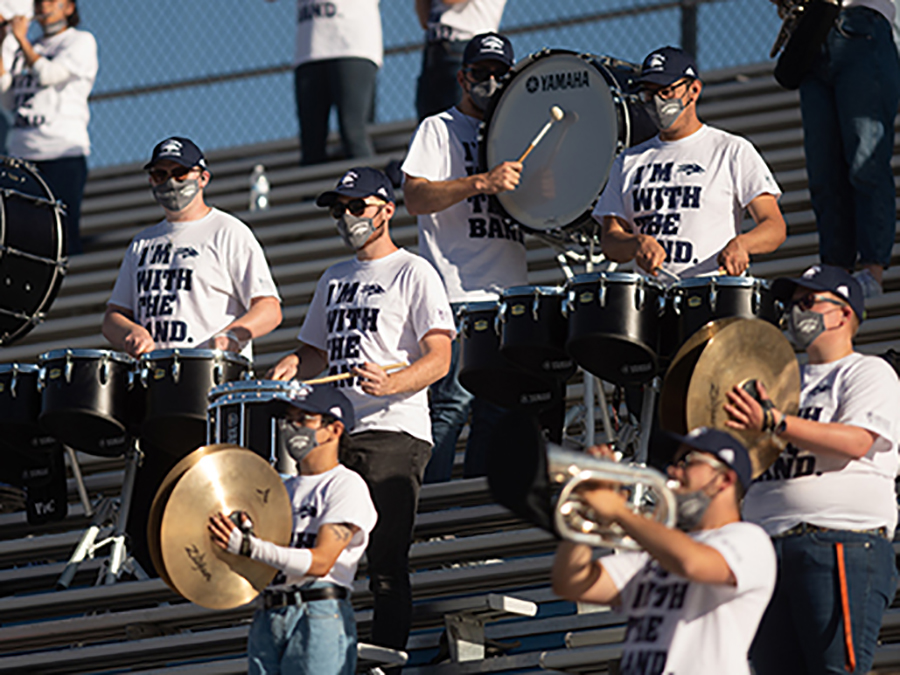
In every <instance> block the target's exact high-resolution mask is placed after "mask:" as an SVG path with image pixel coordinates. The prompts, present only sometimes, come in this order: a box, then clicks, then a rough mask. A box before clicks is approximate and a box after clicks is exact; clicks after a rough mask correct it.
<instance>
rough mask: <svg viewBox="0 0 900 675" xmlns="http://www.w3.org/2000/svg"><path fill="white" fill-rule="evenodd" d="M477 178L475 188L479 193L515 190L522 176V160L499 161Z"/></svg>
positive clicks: (488, 193) (486, 193)
mask: <svg viewBox="0 0 900 675" xmlns="http://www.w3.org/2000/svg"><path fill="white" fill-rule="evenodd" d="M478 178H479V180H477V181H476V183H475V188H476V189H477V190H478V191H479V192H480V193H481V194H485V195H495V194H497V193H499V192H507V191H509V190H515V189H516V187H517V186H518V185H519V181H520V180H521V178H522V162H501V163H500V164H498V165H497V166H495V167H494V168H493V169H491V170H490V171H488V172H487V173H483V174H480V176H478Z"/></svg>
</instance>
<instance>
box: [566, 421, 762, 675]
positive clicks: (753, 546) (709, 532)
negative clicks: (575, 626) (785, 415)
mask: <svg viewBox="0 0 900 675" xmlns="http://www.w3.org/2000/svg"><path fill="white" fill-rule="evenodd" d="M667 437H668V438H669V439H674V440H675V441H676V442H677V443H678V444H679V447H678V450H677V452H676V454H675V456H674V458H675V461H674V463H673V464H672V466H670V468H669V475H670V477H671V478H673V479H675V480H677V481H678V482H679V483H680V486H679V487H678V488H676V489H675V493H676V497H677V499H678V502H679V509H678V519H679V523H678V527H679V529H669V528H667V527H665V526H664V525H662V524H661V523H658V522H656V521H654V520H651V519H649V518H647V517H645V516H643V515H640V514H638V513H635V512H634V511H632V510H631V508H630V507H629V506H628V504H627V503H626V501H625V497H624V495H623V494H622V493H621V492H619V491H617V490H614V489H610V486H609V485H601V484H597V485H586V486H584V489H582V491H581V493H580V494H581V497H582V498H583V499H584V500H585V501H586V502H587V503H588V504H589V505H590V507H591V508H592V509H593V510H594V512H595V513H596V514H597V517H598V518H599V519H600V520H602V521H603V522H612V523H617V524H618V525H619V526H620V527H621V528H622V529H623V530H624V531H625V533H626V534H628V535H629V536H630V537H632V538H633V539H634V540H635V541H636V542H637V543H638V544H640V546H641V547H642V548H643V549H644V551H643V552H640V553H624V554H622V555H607V556H603V557H602V558H600V559H598V560H594V559H593V552H592V551H591V548H590V547H589V546H586V545H584V544H574V543H571V542H567V541H563V542H561V543H560V544H559V546H558V548H557V551H556V559H555V560H554V564H553V572H552V578H553V590H554V591H555V592H556V593H557V594H559V595H561V596H562V597H564V598H566V599H568V600H573V601H580V602H590V603H598V604H604V605H613V606H616V607H619V608H620V609H621V611H622V612H623V613H625V615H626V617H627V624H626V631H625V644H624V650H623V653H622V661H621V663H620V665H619V671H618V672H619V673H621V675H645V674H646V673H666V675H721V674H722V673H728V674H729V675H740V674H744V675H749V673H750V668H749V664H748V661H747V651H748V649H749V648H750V643H751V641H752V640H753V635H754V633H755V632H756V627H757V625H758V624H759V620H760V618H761V617H762V614H763V611H764V610H765V607H766V604H767V603H768V601H769V598H770V597H771V595H772V588H773V586H774V585H775V573H776V569H775V554H774V552H773V550H772V545H771V543H770V542H769V540H768V537H767V536H766V533H765V532H764V531H763V530H762V529H761V528H760V527H758V526H756V525H752V524H750V523H743V522H741V516H740V500H741V496H742V495H743V493H744V490H745V489H746V487H747V486H748V485H749V484H750V480H751V475H752V470H751V464H750V457H749V455H748V454H747V450H746V448H744V446H743V445H741V443H740V442H738V441H737V440H736V439H735V438H733V437H732V436H731V435H730V434H727V433H725V432H724V431H719V430H715V429H707V428H705V427H701V428H699V429H695V430H694V431H692V432H691V433H690V434H688V435H687V436H674V435H672V434H669V435H667ZM680 530H683V531H680ZM760 672H761V673H764V672H767V671H760Z"/></svg>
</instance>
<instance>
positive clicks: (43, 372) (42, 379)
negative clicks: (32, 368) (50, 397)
mask: <svg viewBox="0 0 900 675" xmlns="http://www.w3.org/2000/svg"><path fill="white" fill-rule="evenodd" d="M46 386H47V368H45V367H44V366H41V369H40V370H39V371H38V381H37V390H38V393H40V392H42V391H44V387H46Z"/></svg>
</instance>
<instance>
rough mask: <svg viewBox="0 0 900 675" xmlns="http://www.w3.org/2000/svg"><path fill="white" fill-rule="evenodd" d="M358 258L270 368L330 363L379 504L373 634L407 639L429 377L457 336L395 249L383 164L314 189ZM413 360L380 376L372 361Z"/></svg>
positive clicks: (350, 452) (304, 369) (429, 271)
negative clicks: (350, 408) (349, 408)
mask: <svg viewBox="0 0 900 675" xmlns="http://www.w3.org/2000/svg"><path fill="white" fill-rule="evenodd" d="M316 204H317V205H318V206H323V207H327V208H328V209H329V210H330V212H331V216H332V217H333V218H334V219H335V220H336V221H337V229H338V232H339V233H340V235H341V237H342V238H343V240H344V243H345V244H347V245H348V246H349V247H351V248H353V249H354V250H355V252H356V255H355V257H353V258H351V259H350V260H347V261H344V262H339V263H337V264H335V265H332V266H331V267H329V268H328V269H327V270H325V273H324V274H323V275H322V276H321V278H320V279H319V281H318V284H317V285H316V291H315V294H314V295H313V299H312V302H311V303H310V306H309V311H307V313H306V318H305V319H304V321H303V326H302V327H301V328H300V334H299V336H298V338H299V340H300V346H299V348H298V349H297V350H296V351H293V352H291V353H290V354H287V355H286V356H284V357H283V358H282V359H281V360H280V361H279V362H278V364H277V365H276V366H275V367H274V368H273V369H272V370H271V371H270V372H269V377H271V378H272V379H276V380H288V379H291V378H293V377H299V378H302V379H307V378H310V377H313V376H315V375H317V374H318V373H320V372H322V371H323V370H325V369H328V374H329V375H338V374H351V375H352V377H348V378H346V379H343V380H341V381H339V382H336V383H335V386H338V387H340V388H341V390H342V391H343V392H344V393H345V394H346V395H347V397H348V398H349V399H350V401H351V402H352V403H353V408H354V411H355V413H356V420H357V422H356V428H355V429H354V430H353V433H352V434H350V435H349V437H348V439H347V441H348V442H347V447H346V448H344V449H343V450H342V452H341V458H340V459H341V462H342V463H344V464H345V465H346V466H347V467H349V468H351V469H353V470H355V471H356V472H357V473H359V474H360V475H362V477H363V478H364V479H365V481H366V483H367V485H368V486H369V490H370V491H371V493H372V500H373V501H374V502H375V508H376V510H377V511H378V525H376V526H375V529H374V530H373V531H372V535H371V538H370V540H369V546H368V548H367V550H366V556H367V559H368V571H369V584H370V587H371V589H372V594H373V596H374V605H375V614H374V619H373V626H372V642H373V643H374V644H377V645H380V646H383V647H390V648H392V649H403V648H404V647H405V646H406V638H407V636H408V634H409V628H410V622H411V617H412V591H411V589H410V584H409V545H410V541H411V537H412V529H413V523H414V521H415V515H416V507H417V504H418V499H419V489H420V488H421V485H422V476H423V474H424V472H425V466H426V464H427V463H428V459H429V457H430V456H431V423H430V422H429V419H428V392H427V388H428V385H430V384H432V383H433V382H435V381H437V380H439V379H440V378H442V377H443V376H444V375H446V374H447V372H448V370H449V369H450V342H451V340H452V339H453V338H454V337H455V335H456V329H455V327H454V323H453V315H452V313H451V311H450V303H449V301H448V300H447V294H446V292H445V291H444V285H443V283H442V282H441V278H440V277H439V276H438V273H437V272H436V271H435V269H434V268H433V267H432V266H431V264H430V263H429V262H428V261H427V260H425V259H424V258H420V257H419V256H417V255H413V254H412V253H409V252H407V251H405V250H403V249H400V248H398V247H397V246H396V245H395V244H394V242H393V241H392V239H391V235H390V231H389V223H390V220H391V217H392V216H393V215H394V212H395V209H396V206H395V203H394V190H393V187H392V186H391V182H390V180H388V177H387V176H385V175H384V174H383V173H382V172H381V171H378V170H377V169H372V168H370V167H358V168H354V169H350V170H349V171H347V172H346V173H345V174H344V175H343V176H342V177H341V178H340V180H339V181H338V184H337V186H336V187H335V188H334V189H333V190H328V191H327V192H324V193H322V194H321V195H319V197H318V199H317V200H316ZM398 362H406V363H409V364H410V365H409V367H408V368H404V369H403V370H399V371H397V372H393V373H391V374H387V373H386V372H385V370H384V369H383V368H381V367H379V365H377V364H391V363H398Z"/></svg>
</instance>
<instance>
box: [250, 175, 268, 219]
mask: <svg viewBox="0 0 900 675" xmlns="http://www.w3.org/2000/svg"><path fill="white" fill-rule="evenodd" d="M267 208H269V179H268V178H266V167H264V166H263V165H262V164H257V165H256V166H254V167H253V171H252V172H251V173H250V210H251V211H264V210H265V209H267Z"/></svg>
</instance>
